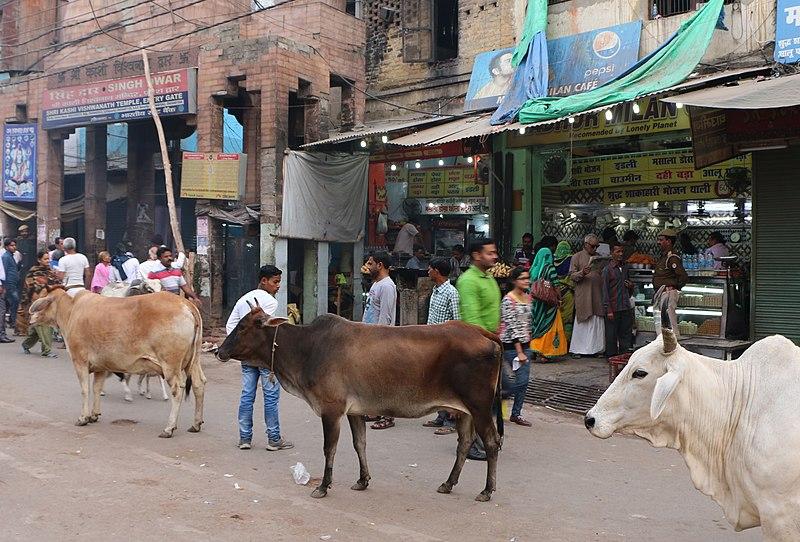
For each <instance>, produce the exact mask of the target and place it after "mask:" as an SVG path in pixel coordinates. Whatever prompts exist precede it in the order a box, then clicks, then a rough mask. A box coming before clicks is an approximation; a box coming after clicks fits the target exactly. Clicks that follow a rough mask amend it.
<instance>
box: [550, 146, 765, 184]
mask: <svg viewBox="0 0 800 542" xmlns="http://www.w3.org/2000/svg"><path fill="white" fill-rule="evenodd" d="M732 167H745V168H748V169H750V168H752V160H751V155H749V154H746V155H742V156H737V157H735V158H732V159H730V160H727V161H724V162H721V163H719V164H716V165H715V166H713V167H706V168H702V169H697V170H696V169H695V166H694V155H693V154H692V151H691V150H690V149H679V150H670V151H652V152H641V153H632V154H617V155H610V156H598V157H591V158H576V159H573V160H572V181H571V182H570V184H569V186H566V187H564V189H565V190H578V189H584V188H619V187H625V186H629V185H647V184H660V183H670V182H673V183H692V182H705V181H708V180H717V179H722V178H724V177H725V176H726V175H725V174H726V171H727V170H728V169H729V168H732Z"/></svg>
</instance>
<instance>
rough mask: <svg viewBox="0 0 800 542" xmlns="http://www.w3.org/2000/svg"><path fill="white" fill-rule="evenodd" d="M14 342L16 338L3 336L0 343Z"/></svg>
mask: <svg viewBox="0 0 800 542" xmlns="http://www.w3.org/2000/svg"><path fill="white" fill-rule="evenodd" d="M13 342H15V340H14V339H10V338H8V337H3V338H2V339H0V343H3V344H9V343H13Z"/></svg>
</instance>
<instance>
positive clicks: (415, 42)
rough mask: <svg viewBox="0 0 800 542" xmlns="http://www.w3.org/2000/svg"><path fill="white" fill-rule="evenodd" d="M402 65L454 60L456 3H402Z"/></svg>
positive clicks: (439, 0)
mask: <svg viewBox="0 0 800 542" xmlns="http://www.w3.org/2000/svg"><path fill="white" fill-rule="evenodd" d="M402 16H403V26H402V33H403V61H404V62H435V61H437V60H447V59H450V58H456V57H458V0H404V1H403V13H402Z"/></svg>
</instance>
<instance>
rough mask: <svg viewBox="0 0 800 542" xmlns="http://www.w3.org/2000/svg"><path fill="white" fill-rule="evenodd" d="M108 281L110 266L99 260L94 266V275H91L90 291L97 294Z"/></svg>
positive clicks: (109, 279) (109, 278)
mask: <svg viewBox="0 0 800 542" xmlns="http://www.w3.org/2000/svg"><path fill="white" fill-rule="evenodd" d="M110 281H111V266H110V265H106V264H104V263H103V262H100V263H99V264H97V266H96V267H95V268H94V276H93V277H92V291H93V292H94V293H96V294H99V293H100V291H101V290H102V289H103V288H105V287H106V285H107V284H108V283H109V282H110Z"/></svg>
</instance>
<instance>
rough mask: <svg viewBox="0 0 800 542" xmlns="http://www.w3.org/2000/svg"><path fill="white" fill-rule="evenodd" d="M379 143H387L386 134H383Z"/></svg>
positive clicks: (387, 137)
mask: <svg viewBox="0 0 800 542" xmlns="http://www.w3.org/2000/svg"><path fill="white" fill-rule="evenodd" d="M381 142H383V143H388V142H389V136H387V135H386V134H383V135H382V136H381Z"/></svg>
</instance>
